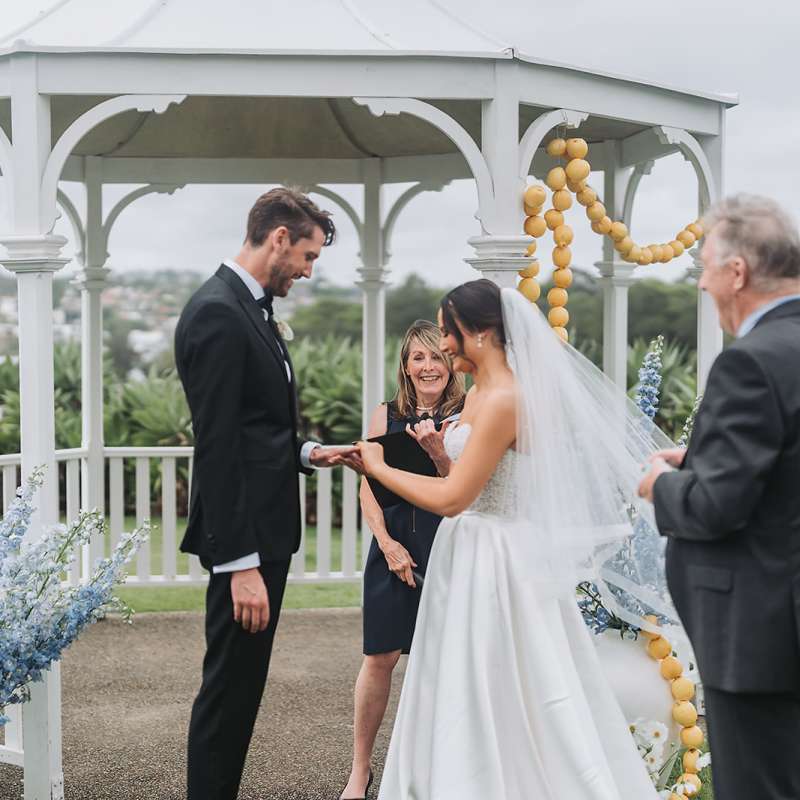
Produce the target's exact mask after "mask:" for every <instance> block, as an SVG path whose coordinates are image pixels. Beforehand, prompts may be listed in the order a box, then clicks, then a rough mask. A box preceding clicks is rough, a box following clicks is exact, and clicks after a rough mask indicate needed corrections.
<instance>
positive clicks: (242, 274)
mask: <svg viewBox="0 0 800 800" xmlns="http://www.w3.org/2000/svg"><path fill="white" fill-rule="evenodd" d="M334 234H335V229H334V225H333V221H332V220H331V218H330V215H329V213H328V212H327V211H321V210H320V209H319V208H318V207H317V206H316V205H315V204H314V203H313V202H312V201H311V200H310V199H309V198H308V197H306V196H304V195H302V194H300V193H299V192H296V191H293V190H290V189H285V188H279V189H273V190H272V191H270V192H267V193H266V194H264V195H262V196H261V197H259V198H258V200H257V201H256V203H255V205H254V206H253V208H252V209H251V211H250V214H249V216H248V219H247V236H246V239H245V242H244V245H243V246H242V249H241V251H240V253H239V254H238V255H237V256H236V258H235V259H230V260H227V261H225V262H223V264H222V265H221V266H220V268H219V269H218V270H217V272H216V274H215V275H214V276H213V277H211V278H209V280H208V281H206V283H205V284H203V286H201V287H200V289H198V291H197V292H196V293H195V294H194V296H193V297H192V298H191V300H189V303H188V304H187V306H186V308H185V309H184V310H183V313H182V314H181V318H180V321H179V322H178V327H177V329H176V331H175V361H176V365H177V368H178V373H179V375H180V378H181V382H182V383H183V388H184V391H185V392H186V398H187V400H188V403H189V408H190V410H191V414H192V425H193V428H194V436H195V452H194V471H193V480H192V499H191V512H190V516H189V523H188V526H187V529H186V536H185V537H184V539H183V542H182V544H181V550H182V551H184V552H186V553H194V554H196V555H198V556H199V557H200V560H201V562H202V564H203V566H205V567H206V569H208V571H209V573H210V576H209V583H208V592H207V595H206V648H207V649H206V655H205V659H204V661H203V681H202V685H201V687H200V692H199V693H198V695H197V699H196V700H195V702H194V706H193V708H192V716H191V721H190V724H189V747H188V775H187V777H188V793H187V798H188V800H235V798H236V796H237V794H238V791H239V782H240V780H241V776H242V768H243V766H244V761H245V756H246V755H247V748H248V746H249V743H250V736H251V734H252V731H253V725H254V723H255V719H256V713H257V712H258V707H259V703H260V701H261V696H262V694H263V691H264V686H265V684H266V679H267V671H268V668H269V660H270V654H271V651H272V641H273V638H274V636H275V629H276V627H277V624H278V616H279V614H280V609H281V601H282V599H283V591H284V587H285V586H286V577H287V574H288V571H289V562H290V558H291V555H292V553H294V552H295V551H296V550H297V548H298V545H299V543H300V498H299V490H298V472H305V473H310V472H311V467H326V466H331V465H333V464H336V463H340V462H339V459H340V458H341V457H342V456H344V455H347V454H348V453H350V452H352V451H353V450H354V448H352V447H339V448H336V447H325V448H321V447H320V446H319V445H317V444H316V443H314V442H304V441H302V440H301V439H299V437H298V410H297V392H296V387H295V378H294V372H293V370H292V363H291V359H290V358H289V352H288V350H287V348H286V345H285V343H284V341H283V338H282V337H281V333H280V330H279V328H278V325H277V323H276V321H275V317H274V315H273V311H272V299H273V297H276V296H277V297H285V296H286V294H287V293H288V291H289V289H290V288H291V286H292V283H293V281H295V280H297V279H299V278H309V277H311V270H312V267H313V265H314V262H315V261H316V259H317V258H318V257H319V254H320V251H321V249H322V247H323V246H325V245H329V244H330V243H331V242H332V241H333V238H334Z"/></svg>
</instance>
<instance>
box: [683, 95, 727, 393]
mask: <svg viewBox="0 0 800 800" xmlns="http://www.w3.org/2000/svg"><path fill="white" fill-rule="evenodd" d="M719 114H720V134H719V135H718V136H708V137H704V138H703V139H701V140H700V145H701V146H702V148H703V151H704V152H705V154H706V157H707V158H708V163H709V166H710V167H711V181H712V182H713V184H712V185H710V186H709V187H708V190H709V195H710V200H711V201H712V202H714V201H715V200H721V199H722V198H723V197H724V180H723V175H724V154H725V112H724V111H722V110H720V112H719ZM698 180H702V177H701V176H699V175H698ZM699 194H700V198H699V202H698V208H699V212H700V214H701V215H702V214H704V213H705V212H706V211H707V210H708V209H707V208H706V207H705V204H704V198H703V193H702V191H701V192H700V193H699ZM691 255H692V258H693V259H694V266H693V267H690V268H689V269H688V270H687V272H688V274H689V275H692V276H693V277H695V278H697V279H699V278H700V275H701V274H702V272H703V266H702V263H701V261H700V253H699V250H698V249H697V248H695V249H694V250H692V251H691ZM722 344H723V337H722V328H721V327H720V324H719V314H718V313H717V307H716V306H715V305H714V301H713V300H712V299H711V297H710V296H709V295H708V294H707V293H706V292H698V297H697V392H698V394H702V393H703V392H704V391H705V386H706V381H707V380H708V373H709V371H710V370H711V365H712V364H713V363H714V359H715V358H716V357H717V356H718V355H719V353H720V352H721V351H722Z"/></svg>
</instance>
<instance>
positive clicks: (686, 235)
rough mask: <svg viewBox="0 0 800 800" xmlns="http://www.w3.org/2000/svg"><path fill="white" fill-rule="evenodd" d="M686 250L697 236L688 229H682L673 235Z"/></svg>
mask: <svg viewBox="0 0 800 800" xmlns="http://www.w3.org/2000/svg"><path fill="white" fill-rule="evenodd" d="M675 238H676V239H677V240H678V241H679V242H680V243H681V244H682V245H683V246H684V247H685V248H686V249H687V250H688V249H689V248H690V247H691V246H692V245H693V244H694V243H695V242H696V241H697V237H696V236H695V235H694V234H693V233H692V232H691V231H688V230H682V231H681V232H680V233H679V234H678V235H677V236H676V237H675Z"/></svg>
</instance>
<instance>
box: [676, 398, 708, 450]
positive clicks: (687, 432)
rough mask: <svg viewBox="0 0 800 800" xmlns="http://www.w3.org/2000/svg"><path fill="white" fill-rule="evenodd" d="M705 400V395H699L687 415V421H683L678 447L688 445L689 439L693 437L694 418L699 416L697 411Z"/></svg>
mask: <svg viewBox="0 0 800 800" xmlns="http://www.w3.org/2000/svg"><path fill="white" fill-rule="evenodd" d="M702 400H703V395H698V396H697V398H696V399H695V401H694V405H693V406H692V410H691V412H690V413H689V416H688V417H686V422H684V423H683V430H682V431H681V436H680V439H678V447H688V446H689V439H691V438H692V431H694V420H695V417H696V416H697V411H698V409H699V408H700V403H701V402H702Z"/></svg>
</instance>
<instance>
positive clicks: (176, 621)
mask: <svg viewBox="0 0 800 800" xmlns="http://www.w3.org/2000/svg"><path fill="white" fill-rule="evenodd" d="M202 626H203V619H202V615H200V614H196V613H169V614H141V615H139V616H137V617H136V619H135V622H134V624H133V625H132V626H126V625H124V624H123V623H121V622H119V621H118V620H106V621H104V622H101V623H98V624H97V625H94V626H93V627H92V628H91V629H89V630H88V631H87V632H86V633H85V634H84V636H83V637H82V639H81V640H80V641H78V642H77V643H76V644H75V645H74V646H73V647H72V648H71V649H70V650H69V652H68V653H67V656H66V657H65V659H64V663H63V668H62V680H63V729H64V779H65V786H66V790H65V794H66V800H145V798H147V800H179V799H180V798H183V797H184V770H185V766H186V757H185V752H184V751H185V739H186V730H187V725H188V720H189V711H190V707H191V703H192V700H193V699H194V694H195V692H196V690H197V687H198V686H199V680H200V665H201V661H202V656H203V627H202ZM360 662H361V612H360V610H359V609H318V610H310V611H309V610H302V611H298V610H285V611H283V612H282V616H281V622H280V626H279V628H278V635H277V638H276V642H275V651H274V654H273V660H272V666H271V669H270V677H269V684H268V686H267V692H266V694H265V697H264V701H263V703H262V708H261V712H260V714H259V718H258V722H257V723H256V730H255V733H254V735H253V741H252V743H251V746H250V754H249V757H248V761H247V766H246V769H245V775H244V780H243V782H242V788H241V791H240V793H239V797H240V800H312V798H313V800H325V798H330V800H336V798H338V796H339V792H340V791H341V789H342V787H343V785H344V781H345V779H346V773H347V770H348V768H349V764H350V757H351V737H352V692H353V684H354V681H355V676H356V673H357V671H358V667H359V664H360ZM400 666H401V667H403V666H404V662H401V665H400ZM397 675H398V680H395V682H394V687H393V694H392V700H391V704H390V710H389V714H388V715H387V720H386V722H385V723H384V726H383V728H382V730H381V734H380V736H379V739H378V743H377V750H376V759H375V763H376V765H377V766H380V765H381V764H382V763H383V759H384V756H385V753H386V747H387V745H388V737H389V733H390V730H391V728H390V725H391V718H393V716H394V710H395V708H396V705H397V699H398V696H399V689H400V682H401V681H400V676H401V674H400V673H399V672H398V673H397ZM21 778H22V770H20V769H18V768H14V767H10V766H7V765H0V798H2V799H3V800H7V799H8V800H11V799H12V798H17V797H19V796H20V789H21V786H20V780H21Z"/></svg>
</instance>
